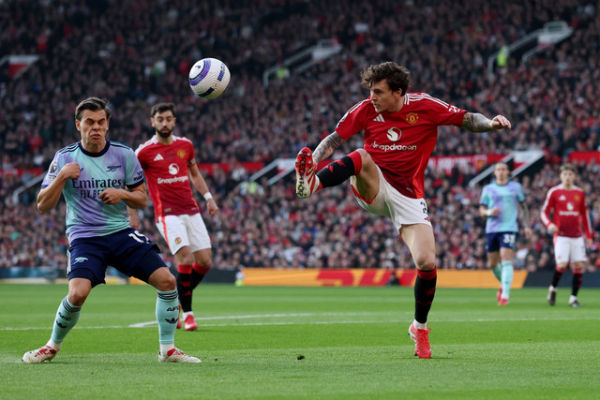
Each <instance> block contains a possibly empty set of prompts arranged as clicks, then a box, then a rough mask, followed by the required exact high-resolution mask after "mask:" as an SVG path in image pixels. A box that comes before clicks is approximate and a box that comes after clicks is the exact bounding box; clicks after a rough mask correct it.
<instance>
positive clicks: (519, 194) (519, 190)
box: [517, 182, 525, 203]
mask: <svg viewBox="0 0 600 400" xmlns="http://www.w3.org/2000/svg"><path fill="white" fill-rule="evenodd" d="M517 200H518V201H519V203H522V202H524V201H525V193H524V192H523V185H521V184H520V183H518V182H517Z"/></svg>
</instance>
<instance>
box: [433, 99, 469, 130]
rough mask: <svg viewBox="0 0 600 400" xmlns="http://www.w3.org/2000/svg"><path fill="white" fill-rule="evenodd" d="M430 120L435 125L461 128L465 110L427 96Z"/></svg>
mask: <svg viewBox="0 0 600 400" xmlns="http://www.w3.org/2000/svg"><path fill="white" fill-rule="evenodd" d="M428 99H429V111H430V112H431V119H432V120H433V122H434V123H435V124H436V125H456V126H461V125H462V123H463V119H464V117H465V114H466V113H467V110H463V109H462V108H458V107H456V106H453V105H450V104H448V103H446V102H445V101H443V100H440V99H438V98H436V97H432V96H429V95H428Z"/></svg>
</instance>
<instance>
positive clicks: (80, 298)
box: [69, 290, 90, 307]
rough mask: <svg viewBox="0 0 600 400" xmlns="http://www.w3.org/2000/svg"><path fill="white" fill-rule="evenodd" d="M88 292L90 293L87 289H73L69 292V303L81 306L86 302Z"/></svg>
mask: <svg viewBox="0 0 600 400" xmlns="http://www.w3.org/2000/svg"><path fill="white" fill-rule="evenodd" d="M88 294H90V292H89V291H86V290H72V291H70V292H69V303H71V304H73V305H74V306H76V307H80V306H82V305H83V303H85V299H87V297H88Z"/></svg>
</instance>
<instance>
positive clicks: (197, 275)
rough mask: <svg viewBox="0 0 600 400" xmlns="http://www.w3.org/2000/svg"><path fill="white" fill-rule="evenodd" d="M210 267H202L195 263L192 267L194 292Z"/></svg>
mask: <svg viewBox="0 0 600 400" xmlns="http://www.w3.org/2000/svg"><path fill="white" fill-rule="evenodd" d="M209 269H210V267H205V266H204V265H200V264H198V263H194V265H192V290H194V289H195V288H196V286H198V285H199V284H200V282H202V280H203V279H204V277H205V276H206V274H207V273H208V270H209Z"/></svg>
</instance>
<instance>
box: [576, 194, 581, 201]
mask: <svg viewBox="0 0 600 400" xmlns="http://www.w3.org/2000/svg"><path fill="white" fill-rule="evenodd" d="M575 201H577V202H579V201H580V199H579V195H578V194H576V195H575Z"/></svg>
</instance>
